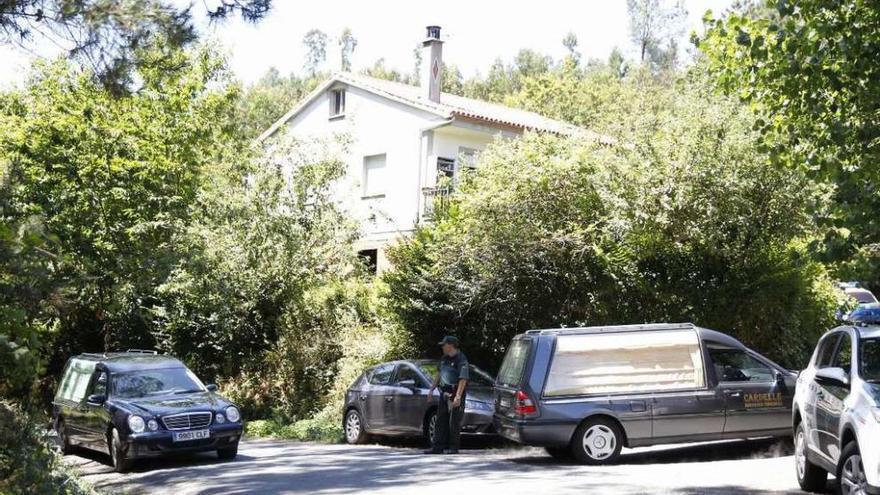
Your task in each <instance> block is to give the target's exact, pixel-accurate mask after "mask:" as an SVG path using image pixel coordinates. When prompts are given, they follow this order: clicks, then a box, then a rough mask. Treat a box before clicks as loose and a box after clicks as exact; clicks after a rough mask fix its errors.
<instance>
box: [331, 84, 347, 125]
mask: <svg viewBox="0 0 880 495" xmlns="http://www.w3.org/2000/svg"><path fill="white" fill-rule="evenodd" d="M343 115H345V90H344V89H334V90H333V91H330V118H333V117H341V116H343Z"/></svg>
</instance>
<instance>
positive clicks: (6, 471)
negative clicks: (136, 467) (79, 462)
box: [0, 401, 94, 495]
mask: <svg viewBox="0 0 880 495" xmlns="http://www.w3.org/2000/svg"><path fill="white" fill-rule="evenodd" d="M46 424H47V418H45V417H44V416H41V415H39V414H33V413H28V412H26V411H24V410H22V409H21V408H19V407H17V406H13V405H10V404H8V403H6V402H3V401H0V493H3V494H10V495H12V494H28V495H90V494H92V493H94V492H93V490H92V489H91V488H90V487H89V486H87V485H86V484H84V483H83V482H81V481H80V480H78V479H77V478H76V477H75V475H73V474H72V473H71V472H69V470H68V468H66V467H65V466H64V465H63V464H62V462H61V458H60V457H59V456H58V454H57V453H56V452H55V451H54V450H52V448H51V447H50V445H49V441H48V438H47V437H46V436H45V433H46V432H45V429H44V428H45V425H46Z"/></svg>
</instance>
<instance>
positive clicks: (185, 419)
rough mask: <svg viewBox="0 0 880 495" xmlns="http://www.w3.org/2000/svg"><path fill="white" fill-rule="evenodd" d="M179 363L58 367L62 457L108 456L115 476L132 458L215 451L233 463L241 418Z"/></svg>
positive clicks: (148, 359) (123, 359) (124, 359)
mask: <svg viewBox="0 0 880 495" xmlns="http://www.w3.org/2000/svg"><path fill="white" fill-rule="evenodd" d="M216 389H217V387H216V386H214V385H207V386H206V385H204V384H202V382H201V381H200V380H199V379H198V377H196V375H194V374H193V373H192V372H191V371H190V370H189V369H187V367H186V366H184V364H183V363H181V362H180V361H178V360H177V359H175V358H173V357H170V356H163V355H158V354H156V353H155V352H153V351H128V352H113V353H107V354H81V355H79V356H76V357H73V358H71V359H70V360H69V361H68V362H67V365H66V366H65V368H64V375H63V378H62V379H61V385H60V386H59V387H58V392H57V393H56V394H55V400H54V401H53V406H54V407H53V420H54V425H55V430H56V431H57V432H58V437H59V440H60V442H61V447H62V450H63V452H64V453H65V454H66V453H69V452H70V451H71V450H72V448H73V447H74V446H81V447H86V448H89V449H93V450H97V451H99V452H103V453H106V454H109V455H110V457H111V459H112V461H113V467H114V468H115V469H116V471H119V472H124V471H126V470H127V469H129V468H130V467H131V464H132V462H133V461H134V459H138V458H143V457H156V456H160V455H163V454H168V453H178V452H202V451H209V450H216V451H217V455H218V456H219V457H220V458H221V459H234V458H235V456H236V454H237V453H238V441H239V439H240V438H241V433H242V423H241V414H240V413H239V411H238V408H236V407H235V405H234V404H232V403H231V402H229V401H228V400H226V399H224V398H223V397H221V396H219V395H217V394H216V393H215V390H216Z"/></svg>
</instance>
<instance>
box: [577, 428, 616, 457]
mask: <svg viewBox="0 0 880 495" xmlns="http://www.w3.org/2000/svg"><path fill="white" fill-rule="evenodd" d="M583 446H584V451H585V452H586V453H587V455H588V456H590V458H592V459H595V460H597V461H601V460H604V459H607V458H608V457H610V456H611V455H612V454H614V451H615V449H616V448H617V435H615V434H614V431H612V430H611V428H609V427H607V426H605V425H601V424H600V425H593V426H591V427H590V428H588V429H587V431H586V432H585V433H584V438H583Z"/></svg>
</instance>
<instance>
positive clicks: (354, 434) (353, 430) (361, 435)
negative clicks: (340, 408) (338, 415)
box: [343, 409, 367, 445]
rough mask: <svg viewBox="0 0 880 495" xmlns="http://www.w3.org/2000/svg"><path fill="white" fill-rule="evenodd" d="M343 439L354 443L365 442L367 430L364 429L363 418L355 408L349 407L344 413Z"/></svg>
mask: <svg viewBox="0 0 880 495" xmlns="http://www.w3.org/2000/svg"><path fill="white" fill-rule="evenodd" d="M343 426H345V441H346V442H348V443H350V444H352V445H354V444H361V443H367V432H366V431H365V430H364V420H363V418H362V417H361V413H359V412H357V409H351V410H349V411H348V412H347V413H345V425H343Z"/></svg>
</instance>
